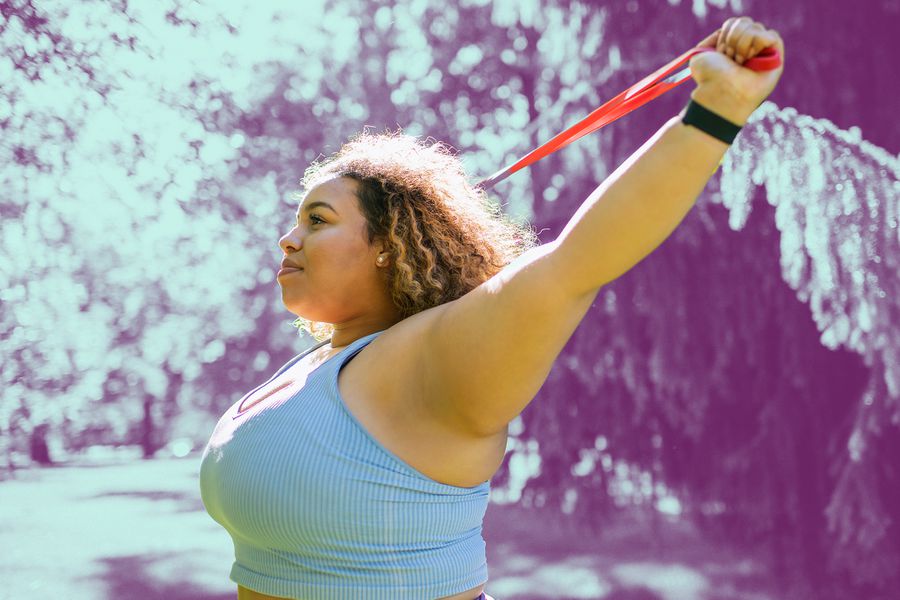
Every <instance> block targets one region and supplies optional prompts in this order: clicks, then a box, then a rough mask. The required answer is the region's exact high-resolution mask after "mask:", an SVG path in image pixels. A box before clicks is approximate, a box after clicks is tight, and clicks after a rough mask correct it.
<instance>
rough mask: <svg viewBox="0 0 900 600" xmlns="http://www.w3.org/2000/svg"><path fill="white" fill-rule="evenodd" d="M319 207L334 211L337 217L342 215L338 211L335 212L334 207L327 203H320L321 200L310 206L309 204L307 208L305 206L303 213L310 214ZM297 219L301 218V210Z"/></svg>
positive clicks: (311, 203)
mask: <svg viewBox="0 0 900 600" xmlns="http://www.w3.org/2000/svg"><path fill="white" fill-rule="evenodd" d="M319 206H324V207H325V208H327V209H329V210H331V211H333V212H334V214H336V215H337V214H340V213H339V212H338V211H336V210H334V207H333V206H332V205H330V204H328V203H327V202H322V201H320V200H317V201H316V202H310V203H309V204H307V205H306V206H304V207H303V212H309V211H311V210H312V209H314V208H317V207H319ZM297 218H298V219H299V218H300V211H299V210H298V211H297Z"/></svg>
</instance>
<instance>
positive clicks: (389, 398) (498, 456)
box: [240, 334, 506, 487]
mask: <svg viewBox="0 0 900 600" xmlns="http://www.w3.org/2000/svg"><path fill="white" fill-rule="evenodd" d="M384 335H386V334H383V335H382V336H381V337H384ZM379 341H380V340H379ZM375 350H378V353H376V352H374V351H375ZM341 358H343V357H337V356H329V355H327V354H322V353H315V352H313V353H311V354H309V355H307V356H305V357H303V358H302V359H300V360H299V361H298V362H297V363H295V364H294V365H292V366H291V368H289V369H288V370H287V371H285V372H284V373H282V374H281V375H280V376H279V377H277V378H276V379H274V380H272V381H271V382H269V383H268V384H266V385H265V386H263V387H262V388H260V389H258V390H256V391H255V392H254V393H253V394H251V395H250V396H248V397H247V398H245V399H244V400H243V403H242V405H241V407H240V410H249V409H251V408H253V407H254V406H255V405H257V404H260V403H263V404H264V405H265V406H275V405H278V404H281V403H283V402H286V401H287V400H288V399H290V398H291V397H292V396H293V395H295V394H296V393H297V392H298V391H299V390H300V389H302V388H303V386H304V385H305V384H306V382H307V380H308V379H309V377H310V374H311V373H312V372H313V371H314V370H316V369H317V368H318V367H319V366H321V365H322V364H323V363H324V362H325V361H326V360H340V359H341ZM412 369H413V366H412V359H411V356H406V357H404V352H403V351H400V352H398V351H395V350H394V349H392V348H388V347H386V346H385V344H383V343H382V344H380V345H379V347H378V348H374V347H372V346H371V345H370V346H367V347H366V348H364V349H363V350H362V351H360V352H359V353H358V354H356V355H355V356H353V357H352V358H350V360H349V361H347V362H346V363H344V365H343V367H342V368H341V369H340V371H339V372H338V375H337V386H338V391H339V396H340V400H341V401H342V402H343V404H344V405H345V406H346V408H347V410H348V411H349V412H350V413H351V414H352V415H353V417H354V418H355V419H356V420H357V421H358V422H359V424H360V425H361V426H362V427H363V428H364V429H365V430H366V432H368V434H369V435H370V436H371V437H372V438H374V439H375V440H376V441H377V442H378V443H380V444H381V445H382V446H384V447H385V448H386V449H387V450H389V451H390V452H392V453H393V454H394V455H395V456H396V457H397V458H399V459H400V460H402V461H403V462H405V463H406V464H407V465H409V466H411V467H413V468H414V469H416V470H417V471H419V472H420V473H422V474H423V475H425V476H427V477H429V478H431V479H433V480H435V481H438V482H440V483H445V484H448V485H453V486H458V487H472V486H476V485H478V484H480V483H482V482H484V481H487V480H488V479H490V478H491V477H492V476H493V475H494V473H495V472H496V471H497V469H498V468H499V467H500V465H501V463H502V461H503V456H504V455H505V452H506V436H505V435H503V436H498V437H495V438H472V437H470V436H465V435H462V434H461V433H460V432H457V431H454V430H453V429H452V428H451V427H449V426H447V425H446V424H443V423H440V422H438V421H437V420H435V419H434V418H433V417H432V416H431V415H430V414H429V413H428V412H426V411H425V409H424V407H425V404H424V403H423V402H422V401H421V397H420V394H417V389H416V385H415V383H414V382H416V381H418V377H417V376H416V374H415V373H414V372H412Z"/></svg>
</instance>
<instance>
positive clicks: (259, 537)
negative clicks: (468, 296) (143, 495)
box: [200, 331, 490, 600]
mask: <svg viewBox="0 0 900 600" xmlns="http://www.w3.org/2000/svg"><path fill="white" fill-rule="evenodd" d="M380 333H382V331H378V332H375V333H372V334H369V335H367V336H365V337H362V338H360V339H358V340H356V341H354V342H353V343H352V344H350V345H349V346H347V347H346V348H344V349H343V350H341V351H340V352H339V353H338V354H336V355H334V356H332V357H330V358H329V359H328V360H326V361H325V362H323V363H322V364H321V365H319V366H318V367H316V368H315V369H314V370H313V371H312V372H311V373H310V374H309V376H308V377H307V379H306V382H305V383H304V384H303V385H302V387H301V388H300V389H299V390H298V391H297V392H296V393H294V394H293V395H291V396H290V397H289V398H288V399H286V400H284V401H282V402H280V403H278V402H277V401H276V402H271V403H270V402H269V400H271V397H270V398H265V399H263V400H261V401H260V402H258V403H257V404H254V405H251V406H249V408H248V407H246V406H245V407H243V408H244V410H243V411H242V412H240V413H239V412H238V409H239V407H241V402H237V403H235V404H234V405H232V406H231V408H229V409H228V411H226V413H225V414H224V415H223V416H222V418H221V419H220V420H219V422H218V424H217V425H216V428H215V430H214V431H213V434H212V437H211V438H210V440H209V443H208V444H207V446H206V448H205V450H204V451H203V458H202V461H201V464H200V495H201V498H202V500H203V504H204V506H205V507H206V510H207V512H208V513H209V514H210V516H211V517H212V518H213V519H215V521H216V522H218V523H219V524H220V525H222V526H223V527H224V528H225V529H226V530H227V531H228V533H229V534H231V537H232V539H233V541H234V554H235V561H234V564H233V565H232V568H231V573H230V575H229V578H230V579H231V580H232V581H234V582H235V583H238V584H240V585H242V586H244V587H247V588H250V589H252V590H256V591H258V592H262V593H264V594H269V595H272V596H283V597H287V598H298V599H300V598H302V599H303V600H314V599H315V600H357V599H359V598H366V599H371V600H382V599H384V600H387V599H390V600H397V599H399V598H403V599H409V600H416V599H418V600H434V599H435V598H440V597H443V596H451V595H453V594H458V593H460V592H464V591H466V590H468V589H471V588H474V587H477V586H479V585H481V584H483V583H485V581H487V576H488V572H487V560H486V553H485V542H484V539H483V538H482V535H481V533H482V529H481V528H482V521H483V520H484V515H485V512H486V510H487V505H488V496H489V494H490V481H485V482H484V483H482V484H480V485H477V486H475V487H471V488H463V487H456V486H452V485H447V484H444V483H439V482H437V481H435V480H433V479H431V478H429V477H428V476H426V475H424V474H423V473H421V472H419V471H418V470H416V469H415V468H413V467H411V466H410V465H408V464H407V463H405V462H404V461H403V460H401V459H400V458H399V457H398V456H396V455H395V454H393V453H392V452H391V451H390V450H388V449H387V448H385V447H384V446H383V445H382V444H381V443H379V442H378V441H377V440H376V439H375V438H373V437H372V436H371V435H370V434H369V433H368V431H366V430H365V429H364V428H363V426H362V424H361V423H360V422H359V421H358V420H357V419H356V417H354V416H353V414H352V413H351V412H350V411H349V410H348V409H347V406H346V405H345V404H344V401H343V399H342V398H341V396H340V393H339V391H338V385H337V378H338V373H339V372H340V369H341V368H342V367H343V366H344V365H345V364H346V363H347V362H348V361H349V360H350V359H351V358H353V356H355V355H356V354H357V353H358V352H359V351H360V350H362V349H363V348H364V347H365V346H366V345H367V344H368V343H369V342H370V341H372V340H373V339H375V337H377V336H378V335H379V334H380ZM326 343H328V342H323V343H322V344H318V345H317V346H314V347H313V348H311V349H310V350H309V351H307V352H304V353H301V354H299V355H297V356H296V357H294V358H293V359H291V360H290V361H289V362H288V363H286V364H285V365H284V366H283V367H281V368H280V369H279V370H278V371H277V372H276V373H275V375H273V376H272V377H271V378H270V379H269V381H272V380H273V379H275V378H276V377H278V376H279V375H281V374H282V373H284V372H285V371H286V370H287V369H289V368H290V367H291V366H292V365H293V364H294V363H296V362H297V361H298V360H300V359H301V358H303V357H304V356H305V355H306V354H307V353H308V352H311V351H312V350H315V349H316V348H319V347H321V346H322V345H324V344H326ZM269 381H267V382H266V383H268V382H269ZM263 385H265V384H263ZM261 387H263V386H262V385H261V386H259V387H258V388H256V389H259V388H261ZM253 391H254V392H255V391H256V390H253ZM252 394H253V392H250V394H247V396H245V397H244V398H243V399H242V401H243V400H246V399H247V398H249V397H250V396H251V395H252Z"/></svg>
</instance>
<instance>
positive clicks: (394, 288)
mask: <svg viewBox="0 0 900 600" xmlns="http://www.w3.org/2000/svg"><path fill="white" fill-rule="evenodd" d="M429 139H430V140H433V138H427V139H426V142H427V141H428V140H429ZM336 176H342V177H349V178H351V179H353V180H355V181H357V182H358V184H359V185H358V186H357V191H356V196H357V200H358V204H359V208H360V212H361V213H362V214H363V216H364V217H365V219H366V222H367V232H368V241H369V243H370V244H371V243H373V242H374V241H375V239H376V237H377V238H381V239H384V240H385V241H386V242H387V243H388V245H389V247H390V250H391V256H392V258H393V260H392V262H391V265H390V266H389V272H388V274H387V276H388V280H389V282H390V293H391V298H392V300H393V302H394V305H395V306H396V307H397V309H398V312H399V313H400V315H401V319H405V318H407V317H409V316H412V315H414V314H416V313H418V312H421V311H423V310H426V309H428V308H431V307H434V306H438V305H440V304H444V303H445V302H450V301H451V300H456V299H457V298H460V297H462V296H464V295H465V294H466V293H468V292H469V291H471V290H473V289H474V288H476V287H477V286H478V285H480V284H481V283H483V282H485V281H487V280H488V279H490V278H491V277H493V276H494V275H495V274H497V273H498V272H500V271H501V270H502V269H503V267H505V266H506V265H508V264H509V263H511V262H512V261H513V260H515V259H516V258H517V257H518V256H520V255H521V254H522V253H523V252H525V251H527V250H529V249H530V248H533V247H534V246H537V245H538V244H539V241H538V238H537V234H536V233H535V231H534V229H533V228H532V227H531V226H530V225H529V224H526V223H517V222H515V221H513V220H512V219H511V218H509V217H508V216H507V215H505V214H504V213H503V212H502V210H501V208H500V206H499V205H497V204H495V203H493V202H491V201H490V200H489V198H488V196H487V194H486V193H485V192H484V191H483V190H482V189H481V188H478V187H475V186H473V185H471V184H470V183H469V180H468V176H467V175H466V173H465V169H464V168H463V165H462V162H461V161H460V160H459V158H458V157H457V156H456V155H455V154H454V153H453V151H452V148H451V147H450V146H448V145H446V144H444V143H442V142H439V141H437V140H433V143H432V144H430V145H427V144H426V143H423V142H420V141H419V140H418V138H416V137H413V136H409V135H406V134H403V133H402V132H401V131H400V130H398V131H396V132H391V131H385V132H384V133H382V134H371V133H369V132H368V131H367V130H365V129H364V130H363V131H362V132H360V133H358V134H356V135H354V136H352V137H351V138H350V140H349V141H347V142H346V143H345V144H344V145H342V146H341V148H340V149H339V150H338V151H337V152H335V153H334V154H332V155H331V156H329V157H327V158H325V159H324V160H321V161H318V160H317V161H315V162H313V163H312V164H311V165H310V166H309V167H308V168H307V169H306V171H305V172H304V174H303V178H302V180H301V181H300V185H301V187H302V192H300V193H298V194H297V198H298V199H302V197H303V196H305V195H306V194H307V193H309V191H310V190H312V189H313V188H314V187H315V186H316V185H318V184H320V183H323V182H324V181H326V180H329V179H332V178H334V177H336ZM293 324H294V326H295V327H297V328H298V329H300V330H301V331H307V332H309V333H310V334H311V335H312V336H313V338H315V339H316V340H318V341H324V340H326V339H328V338H329V337H331V335H332V334H333V332H334V327H333V326H332V325H331V324H330V323H320V322H315V321H310V320H308V319H304V318H302V317H300V318H298V319H297V320H295V321H294V323H293Z"/></svg>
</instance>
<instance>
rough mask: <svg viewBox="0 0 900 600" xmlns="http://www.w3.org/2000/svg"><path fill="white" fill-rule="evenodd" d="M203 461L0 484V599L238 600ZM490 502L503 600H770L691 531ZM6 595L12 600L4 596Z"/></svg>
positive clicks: (487, 528)
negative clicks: (570, 528)
mask: <svg viewBox="0 0 900 600" xmlns="http://www.w3.org/2000/svg"><path fill="white" fill-rule="evenodd" d="M199 465H200V456H199V455H198V454H192V455H190V456H188V457H187V458H182V459H158V460H151V461H141V460H129V461H126V462H119V463H111V464H81V465H78V464H70V465H67V466H59V467H53V468H34V469H28V470H19V471H16V473H15V478H13V479H8V480H6V481H3V482H0V506H2V507H3V512H2V514H3V518H2V519H0V545H2V547H3V548H4V549H5V552H4V556H3V558H2V559H0V581H2V582H3V585H2V586H0V598H10V599H13V598H14V599H15V600H22V599H24V598H28V599H29V600H39V599H43V598H47V599H56V598H65V599H66V600H107V599H109V600H112V599H127V600H132V599H133V600H163V599H165V600H201V599H202V600H226V599H227V600H234V599H235V598H236V585H235V584H234V583H233V582H231V581H230V580H229V579H228V572H229V570H230V569H231V563H232V561H233V559H234V555H233V546H232V543H231V538H230V537H229V536H228V534H227V533H226V532H225V530H224V529H222V528H221V527H220V526H219V525H218V524H217V523H216V522H214V521H213V520H212V519H211V518H210V517H209V515H207V514H206V511H205V510H204V508H203V504H202V502H201V501H200V491H199V487H198V479H197V478H198V470H199ZM550 523H551V521H550V520H549V519H547V518H546V514H544V515H541V514H540V513H537V512H535V511H533V510H528V509H524V508H522V507H518V506H500V505H496V504H491V505H490V506H489V508H488V512H487V516H486V518H485V525H484V538H485V540H486V542H487V547H488V569H489V573H490V579H489V581H488V584H487V586H486V591H487V592H488V593H489V594H491V595H492V596H494V597H495V598H496V599H497V600H530V599H535V600H537V599H544V598H547V599H549V598H554V599H560V598H597V599H603V600H776V598H775V596H773V595H772V594H771V592H770V591H767V589H768V588H767V586H766V585H765V581H766V578H765V577H764V574H763V573H762V572H761V568H760V567H759V564H758V562H757V561H755V560H754V559H753V558H752V557H751V556H749V555H747V554H746V553H740V552H737V551H734V550H732V549H728V548H722V547H712V546H710V545H709V544H706V543H704V541H703V540H702V539H700V538H699V536H698V535H697V534H696V532H694V531H693V530H692V529H691V528H689V527H686V526H684V525H679V524H677V523H667V524H666V525H665V526H664V531H663V533H664V537H665V539H666V544H665V548H668V550H659V549H654V544H651V543H649V540H650V538H649V527H647V526H646V525H645V524H642V523H641V522H640V520H638V519H633V518H629V517H626V516H623V517H622V518H618V517H617V519H616V522H615V523H610V524H609V525H608V526H607V527H606V528H605V529H604V532H603V535H602V536H600V537H599V538H598V537H595V536H591V535H587V534H573V533H571V532H566V531H564V530H563V529H561V528H559V527H556V526H553V525H551V524H550ZM3 594H8V595H3Z"/></svg>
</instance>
